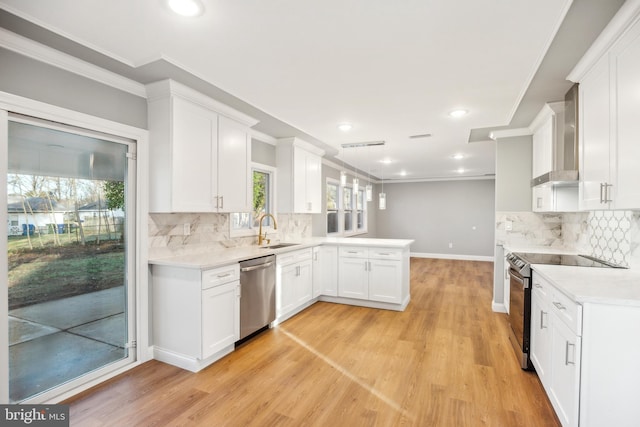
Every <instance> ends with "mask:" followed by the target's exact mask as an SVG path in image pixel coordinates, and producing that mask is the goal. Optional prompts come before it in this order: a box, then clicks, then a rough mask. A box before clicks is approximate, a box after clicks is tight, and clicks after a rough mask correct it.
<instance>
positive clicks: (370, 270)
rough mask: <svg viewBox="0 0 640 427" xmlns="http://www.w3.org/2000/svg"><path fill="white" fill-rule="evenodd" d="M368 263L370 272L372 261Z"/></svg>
mask: <svg viewBox="0 0 640 427" xmlns="http://www.w3.org/2000/svg"><path fill="white" fill-rule="evenodd" d="M368 262H369V271H371V261H368Z"/></svg>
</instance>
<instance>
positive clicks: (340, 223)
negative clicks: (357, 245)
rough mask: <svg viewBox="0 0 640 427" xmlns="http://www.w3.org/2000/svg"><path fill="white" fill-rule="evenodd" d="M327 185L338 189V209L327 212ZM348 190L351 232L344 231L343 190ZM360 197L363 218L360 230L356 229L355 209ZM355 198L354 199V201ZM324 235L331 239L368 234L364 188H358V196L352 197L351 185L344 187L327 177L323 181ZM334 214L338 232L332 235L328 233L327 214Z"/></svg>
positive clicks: (356, 211) (345, 210) (337, 181)
mask: <svg viewBox="0 0 640 427" xmlns="http://www.w3.org/2000/svg"><path fill="white" fill-rule="evenodd" d="M329 185H335V186H337V187H338V209H337V211H336V210H329V209H328V206H327V200H328V194H329ZM345 188H349V189H350V190H351V191H352V192H351V205H352V207H351V209H350V211H351V224H352V230H349V231H346V230H345V214H346V213H347V211H348V209H345V206H344V189H345ZM359 195H362V209H361V211H362V216H363V221H362V222H363V225H362V228H358V212H359V210H358V209H357V197H358V196H359ZM354 197H355V199H354ZM324 208H325V234H326V235H327V236H333V237H349V236H357V235H360V234H366V233H368V220H367V217H368V216H367V201H366V198H365V195H364V188H358V195H356V196H354V194H353V185H351V184H347V185H345V186H344V187H343V186H342V185H340V181H339V180H337V179H334V178H329V177H327V179H326V181H325V206H324ZM330 212H336V213H337V216H338V231H336V232H334V233H330V232H329V213H330Z"/></svg>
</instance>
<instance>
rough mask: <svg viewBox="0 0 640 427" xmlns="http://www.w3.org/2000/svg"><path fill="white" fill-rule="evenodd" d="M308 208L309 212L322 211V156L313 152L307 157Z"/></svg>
mask: <svg viewBox="0 0 640 427" xmlns="http://www.w3.org/2000/svg"><path fill="white" fill-rule="evenodd" d="M306 168H307V180H306V194H307V197H306V201H305V203H306V208H307V210H306V211H305V212H307V213H321V212H322V207H321V204H322V158H321V157H320V156H318V155H316V154H313V153H307V158H306Z"/></svg>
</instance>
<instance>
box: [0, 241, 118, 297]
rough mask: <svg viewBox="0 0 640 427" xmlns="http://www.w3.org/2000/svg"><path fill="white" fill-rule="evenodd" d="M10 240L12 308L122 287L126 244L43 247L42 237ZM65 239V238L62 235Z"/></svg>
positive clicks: (63, 242)
mask: <svg viewBox="0 0 640 427" xmlns="http://www.w3.org/2000/svg"><path fill="white" fill-rule="evenodd" d="M31 237H32V244H33V246H34V249H29V245H28V242H26V240H27V238H26V236H18V237H10V238H9V250H8V257H9V309H13V308H18V307H23V306H26V305H31V304H35V303H39V302H45V301H51V300H54V299H59V298H64V297H69V296H73V295H80V294H84V293H88V292H94V291H98V290H102V289H108V288H112V287H114V286H122V285H123V284H124V277H125V252H124V245H122V243H120V242H117V241H115V242H114V241H103V242H101V244H100V245H96V244H87V245H84V246H83V245H80V244H79V243H76V242H68V241H67V242H65V241H64V240H65V239H61V240H62V246H54V245H53V244H52V243H53V241H52V240H51V241H49V242H48V243H47V244H46V245H44V246H40V242H39V240H38V236H35V237H34V236H31ZM61 237H62V236H61Z"/></svg>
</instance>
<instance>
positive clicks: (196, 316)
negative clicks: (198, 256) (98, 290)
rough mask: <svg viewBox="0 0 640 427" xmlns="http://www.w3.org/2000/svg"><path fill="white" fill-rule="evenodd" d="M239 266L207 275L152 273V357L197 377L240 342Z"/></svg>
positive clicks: (177, 270) (159, 269)
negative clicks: (203, 369) (197, 373)
mask: <svg viewBox="0 0 640 427" xmlns="http://www.w3.org/2000/svg"><path fill="white" fill-rule="evenodd" d="M239 279H240V269H239V266H238V264H232V265H229V266H225V267H219V268H215V269H211V270H204V271H200V270H198V269H191V268H181V267H172V266H164V265H153V266H152V268H151V281H152V306H153V322H152V323H153V345H154V357H155V358H156V359H158V360H160V361H163V362H166V363H170V364H173V365H176V366H179V367H181V368H184V369H188V370H190V371H193V372H197V371H199V370H201V369H202V368H204V367H206V366H207V365H209V364H210V363H212V362H214V361H216V360H218V359H220V358H221V357H222V356H224V355H226V354H228V353H230V352H231V351H233V349H234V344H235V342H236V341H237V340H238V339H239V337H240V280H239Z"/></svg>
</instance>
